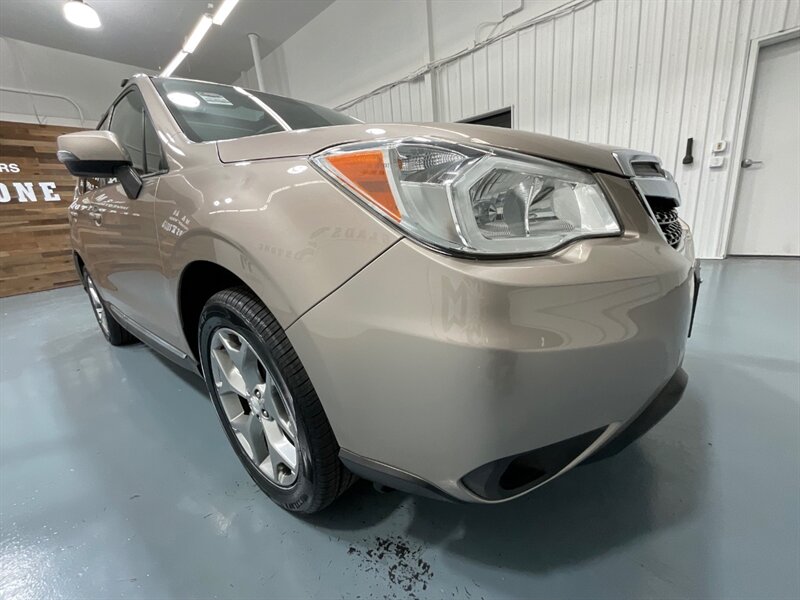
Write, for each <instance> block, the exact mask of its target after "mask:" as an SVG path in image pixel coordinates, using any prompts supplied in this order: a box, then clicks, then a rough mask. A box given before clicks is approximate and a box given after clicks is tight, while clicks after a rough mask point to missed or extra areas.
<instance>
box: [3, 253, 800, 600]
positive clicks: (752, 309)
mask: <svg viewBox="0 0 800 600" xmlns="http://www.w3.org/2000/svg"><path fill="white" fill-rule="evenodd" d="M703 268H704V277H705V284H704V287H703V290H702V292H703V293H702V298H701V302H700V306H699V312H698V316H697V322H696V325H695V334H694V336H693V337H692V339H691V340H690V342H689V347H688V353H687V357H686V363H685V366H686V369H687V371H688V372H689V374H690V378H691V379H690V384H689V388H688V390H687V393H686V395H685V397H684V399H683V401H682V402H681V404H679V405H678V407H677V408H676V409H675V410H674V411H673V412H672V413H671V414H670V415H669V416H668V417H667V418H666V419H665V420H664V421H663V422H662V423H661V424H660V425H659V426H658V427H657V428H656V429H654V430H653V431H652V432H651V433H650V434H648V435H647V436H646V437H645V438H644V439H643V440H642V441H640V442H639V443H638V444H636V445H635V446H633V447H631V448H629V449H628V450H626V451H625V452H624V453H623V454H621V455H619V456H618V457H616V458H615V459H612V460H609V461H606V462H604V463H599V464H594V465H590V466H586V467H582V468H579V469H576V470H575V471H573V472H572V473H570V474H569V475H567V476H565V477H563V478H562V479H560V480H557V481H555V482H554V483H553V484H551V485H549V486H546V487H544V488H542V489H540V490H538V491H536V492H535V493H533V494H531V495H529V496H527V497H525V498H523V499H521V500H518V501H515V502H512V503H508V504H504V505H500V506H490V507H481V506H466V505H453V504H447V503H441V502H437V501H433V500H426V499H420V498H413V497H409V496H406V495H403V494H400V493H391V494H383V495H382V494H378V493H376V492H375V491H373V490H372V488H371V486H369V485H367V484H364V483H362V484H359V485H357V486H356V487H355V488H354V489H353V490H351V491H350V492H349V493H348V494H347V495H346V496H345V497H344V498H342V499H341V501H340V502H339V503H338V504H337V505H335V506H334V507H333V508H332V509H330V510H329V511H328V512H326V513H324V514H322V515H319V516H316V517H313V518H297V517H293V516H291V515H289V514H287V513H285V512H283V511H282V510H280V509H278V508H276V507H275V506H273V505H272V504H271V503H270V502H269V501H268V500H267V499H266V498H265V497H263V496H262V495H261V494H260V493H259V492H258V491H257V489H256V488H255V486H254V485H253V484H252V483H251V482H250V480H249V479H248V478H247V476H246V475H245V473H244V471H243V470H242V468H241V467H240V466H239V464H238V463H237V461H236V458H235V457H234V454H233V452H232V451H231V450H230V449H229V447H228V445H227V441H226V440H225V438H224V436H223V434H222V431H221V429H220V427H219V424H218V422H217V417H216V415H215V413H214V411H213V408H212V406H211V405H210V403H209V401H208V400H207V399H206V395H205V393H204V391H203V388H202V384H201V382H200V380H199V379H194V378H193V376H191V375H188V374H183V373H182V372H179V371H177V370H175V369H173V368H172V367H170V366H169V365H168V364H167V363H165V362H164V361H162V360H161V359H159V358H158V357H157V356H156V355H155V354H154V353H152V352H151V351H149V350H147V349H146V348H145V347H143V346H134V347H129V348H121V349H118V348H111V347H110V346H108V345H106V344H105V342H104V341H103V340H102V338H101V336H100V333H99V331H98V330H97V327H96V325H95V322H94V319H93V317H92V315H91V313H90V310H89V304H88V302H87V301H86V299H85V297H84V295H83V292H82V291H80V290H78V289H76V288H73V289H66V290H60V291H54V292H46V293H39V294H33V295H28V296H23V297H16V298H11V299H6V300H2V301H0V313H2V321H0V326H1V327H2V345H0V374H1V375H2V377H1V380H0V444H1V446H0V450H1V452H2V454H0V461H1V462H0V486H1V487H0V510H1V511H2V514H1V518H2V522H0V525H1V531H0V533H1V539H0V597H2V598H9V599H10V598H15V599H21V600H22V599H27V598H250V597H258V598H310V597H315V598H339V597H347V598H359V597H360V598H365V599H366V598H383V597H391V598H395V597H397V598H404V597H408V596H410V595H411V594H413V595H414V596H416V597H419V598H442V597H444V598H452V597H456V598H473V599H476V600H477V599H479V598H482V597H483V598H486V599H487V600H488V599H489V598H505V597H540V598H553V597H569V598H620V597H673V598H674V597H682V598H756V597H760V598H798V597H800V575H798V565H800V262H798V261H796V260H750V259H737V260H727V261H724V262H705V263H704V266H703ZM381 551H383V552H381Z"/></svg>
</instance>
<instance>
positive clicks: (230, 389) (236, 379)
mask: <svg viewBox="0 0 800 600" xmlns="http://www.w3.org/2000/svg"><path fill="white" fill-rule="evenodd" d="M211 371H212V374H213V375H214V384H215V385H216V386H217V391H218V392H219V393H220V394H230V393H233V394H239V395H240V396H247V395H248V393H249V392H248V391H247V385H246V384H245V381H244V378H243V377H242V374H241V373H240V372H239V369H237V368H236V365H234V364H233V362H232V361H231V359H230V356H229V354H228V353H227V352H226V351H225V349H224V348H214V349H212V350H211Z"/></svg>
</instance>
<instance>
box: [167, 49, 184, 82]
mask: <svg viewBox="0 0 800 600" xmlns="http://www.w3.org/2000/svg"><path fill="white" fill-rule="evenodd" d="M187 54H188V52H185V51H184V50H181V51H180V52H178V53H177V54H176V55H175V58H173V59H172V62H170V63H169V64H168V65H167V66H166V67H164V70H163V71H161V77H169V76H170V75H172V74H173V73H174V72H175V69H177V68H178V67H179V66H180V64H181V63H182V62H183V59H184V58H186V55H187Z"/></svg>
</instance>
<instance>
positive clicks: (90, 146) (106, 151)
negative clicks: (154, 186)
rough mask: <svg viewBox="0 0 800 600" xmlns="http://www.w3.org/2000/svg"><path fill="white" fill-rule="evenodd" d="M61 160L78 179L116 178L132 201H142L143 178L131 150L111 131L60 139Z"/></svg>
mask: <svg viewBox="0 0 800 600" xmlns="http://www.w3.org/2000/svg"><path fill="white" fill-rule="evenodd" d="M57 156H58V160H59V161H61V163H63V165H64V166H65V167H67V170H68V171H69V172H70V173H72V174H73V175H75V176H76V177H104V178H106V177H116V178H117V179H118V180H119V182H120V183H121V184H122V187H123V188H124V189H125V193H126V194H127V195H128V197H130V198H138V196H139V193H140V192H141V191H142V178H141V177H140V176H139V174H138V173H137V172H136V170H135V169H134V168H133V163H132V162H131V158H130V156H129V155H128V151H127V150H126V149H125V147H124V146H123V145H122V144H120V142H119V140H118V139H117V136H116V135H115V134H114V133H112V132H110V131H94V130H92V131H78V132H75V133H67V134H65V135H60V136H58V153H57Z"/></svg>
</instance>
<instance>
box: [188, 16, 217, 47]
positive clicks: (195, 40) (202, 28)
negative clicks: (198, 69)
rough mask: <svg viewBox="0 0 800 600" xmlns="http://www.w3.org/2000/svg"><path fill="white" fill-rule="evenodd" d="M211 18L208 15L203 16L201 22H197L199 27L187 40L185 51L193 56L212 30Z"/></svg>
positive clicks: (195, 27) (196, 26)
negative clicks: (204, 37)
mask: <svg viewBox="0 0 800 600" xmlns="http://www.w3.org/2000/svg"><path fill="white" fill-rule="evenodd" d="M211 23H212V21H211V17H210V16H208V15H203V16H202V17H200V20H199V21H198V22H197V25H195V26H194V31H192V33H191V35H189V39H188V40H186V43H185V44H184V45H183V51H184V52H188V53H189V54H191V53H192V52H194V51H195V50H197V46H199V45H200V42H201V41H202V39H203V36H205V34H206V33H208V30H209V29H211Z"/></svg>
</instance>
